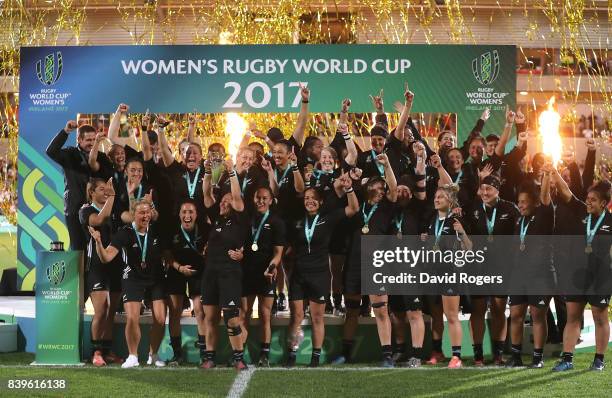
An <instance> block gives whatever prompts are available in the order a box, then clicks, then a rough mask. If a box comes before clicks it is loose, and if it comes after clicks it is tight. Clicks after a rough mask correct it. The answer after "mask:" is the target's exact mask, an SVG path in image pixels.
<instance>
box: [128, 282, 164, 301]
mask: <svg viewBox="0 0 612 398" xmlns="http://www.w3.org/2000/svg"><path fill="white" fill-rule="evenodd" d="M121 291H122V300H123V302H124V303H127V302H130V301H138V302H140V301H143V300H151V301H155V300H165V299H166V291H165V286H164V281H163V280H155V279H138V278H133V277H132V278H126V279H123V280H122V281H121Z"/></svg>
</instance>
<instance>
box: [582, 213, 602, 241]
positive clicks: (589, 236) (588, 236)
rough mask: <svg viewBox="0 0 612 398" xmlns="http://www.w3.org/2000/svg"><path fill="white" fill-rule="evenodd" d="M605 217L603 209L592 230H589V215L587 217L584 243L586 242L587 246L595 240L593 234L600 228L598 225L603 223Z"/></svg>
mask: <svg viewBox="0 0 612 398" xmlns="http://www.w3.org/2000/svg"><path fill="white" fill-rule="evenodd" d="M605 217H606V210H605V209H604V211H602V212H601V215H600V216H599V218H598V219H597V223H596V224H595V227H594V228H593V229H591V215H590V214H589V216H588V217H587V225H586V241H587V245H589V246H590V245H591V243H593V239H594V238H595V234H596V233H597V230H598V229H599V227H600V225H601V223H602V222H603V220H604V218H605Z"/></svg>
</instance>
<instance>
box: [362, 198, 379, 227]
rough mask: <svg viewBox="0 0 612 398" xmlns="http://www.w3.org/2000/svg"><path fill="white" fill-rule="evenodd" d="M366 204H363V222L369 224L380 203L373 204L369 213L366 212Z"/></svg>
mask: <svg viewBox="0 0 612 398" xmlns="http://www.w3.org/2000/svg"><path fill="white" fill-rule="evenodd" d="M365 206H366V204H365V203H364V204H363V206H361V214H362V217H363V224H364V225H368V223H369V222H370V219H371V218H372V216H373V215H374V212H375V211H376V209H378V203H375V204H374V206H372V208H371V209H370V211H369V212H368V214H367V215H366V213H365Z"/></svg>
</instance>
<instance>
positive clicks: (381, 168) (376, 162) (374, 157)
mask: <svg viewBox="0 0 612 398" xmlns="http://www.w3.org/2000/svg"><path fill="white" fill-rule="evenodd" d="M371 151H372V162H374V164H375V165H376V168H377V169H378V174H380V176H381V177H384V176H385V167H384V166H383V165H382V164H380V163H378V161H377V160H376V152H374V149H371Z"/></svg>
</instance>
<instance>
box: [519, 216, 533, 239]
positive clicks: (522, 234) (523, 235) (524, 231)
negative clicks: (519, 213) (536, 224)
mask: <svg viewBox="0 0 612 398" xmlns="http://www.w3.org/2000/svg"><path fill="white" fill-rule="evenodd" d="M532 220H533V217H532V218H531V219H530V220H529V222H528V223H527V225H524V223H525V217H524V216H523V217H521V226H520V227H521V231H520V237H521V244H522V245H524V244H525V236H526V235H527V229H529V224H530V223H531V221H532Z"/></svg>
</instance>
